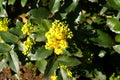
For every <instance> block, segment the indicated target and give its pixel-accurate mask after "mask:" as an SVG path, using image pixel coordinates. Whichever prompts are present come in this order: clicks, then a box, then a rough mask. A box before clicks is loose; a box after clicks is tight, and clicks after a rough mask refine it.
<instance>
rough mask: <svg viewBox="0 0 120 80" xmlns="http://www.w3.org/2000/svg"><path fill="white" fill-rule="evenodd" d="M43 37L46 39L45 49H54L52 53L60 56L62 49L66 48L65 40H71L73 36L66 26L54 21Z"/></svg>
mask: <svg viewBox="0 0 120 80" xmlns="http://www.w3.org/2000/svg"><path fill="white" fill-rule="evenodd" d="M45 36H46V38H47V43H46V45H45V48H46V49H49V50H51V49H54V52H55V53H56V54H57V55H59V54H62V50H63V49H65V48H67V47H68V43H67V38H69V39H71V38H72V37H73V34H72V32H71V31H70V29H69V28H68V24H66V23H65V22H60V21H59V20H55V21H54V22H53V23H52V27H51V28H50V30H49V31H48V32H47V33H46V34H45Z"/></svg>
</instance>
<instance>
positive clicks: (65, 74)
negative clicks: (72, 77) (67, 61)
mask: <svg viewBox="0 0 120 80" xmlns="http://www.w3.org/2000/svg"><path fill="white" fill-rule="evenodd" d="M60 72H61V75H62V78H63V79H62V80H69V79H68V77H67V72H66V71H65V70H64V69H62V68H60Z"/></svg>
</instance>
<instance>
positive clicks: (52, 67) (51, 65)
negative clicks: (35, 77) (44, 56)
mask: <svg viewBox="0 0 120 80" xmlns="http://www.w3.org/2000/svg"><path fill="white" fill-rule="evenodd" d="M57 68H58V61H56V60H55V59H54V58H52V59H50V60H49V61H48V64H47V67H46V70H45V74H44V78H48V77H49V76H51V75H52V74H53V73H54V72H55V71H56V69H57Z"/></svg>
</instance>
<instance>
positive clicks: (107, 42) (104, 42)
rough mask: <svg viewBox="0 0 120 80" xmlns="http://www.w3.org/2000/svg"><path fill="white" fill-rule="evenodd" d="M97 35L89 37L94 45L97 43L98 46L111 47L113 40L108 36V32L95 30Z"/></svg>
mask: <svg viewBox="0 0 120 80" xmlns="http://www.w3.org/2000/svg"><path fill="white" fill-rule="evenodd" d="M97 35H98V37H95V38H91V39H90V40H91V41H93V43H94V44H95V45H98V46H100V47H105V48H109V47H112V45H113V44H114V41H113V39H112V38H111V37H110V35H109V34H107V33H105V32H103V31H101V30H97Z"/></svg>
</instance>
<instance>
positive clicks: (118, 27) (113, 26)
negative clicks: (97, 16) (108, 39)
mask: <svg viewBox="0 0 120 80" xmlns="http://www.w3.org/2000/svg"><path fill="white" fill-rule="evenodd" d="M107 25H108V26H109V28H110V30H111V31H113V32H115V33H120V22H119V20H117V19H115V18H108V19H107Z"/></svg>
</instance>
